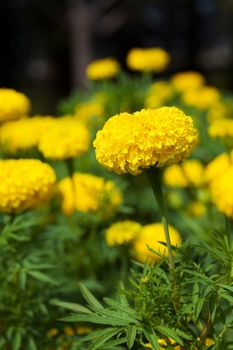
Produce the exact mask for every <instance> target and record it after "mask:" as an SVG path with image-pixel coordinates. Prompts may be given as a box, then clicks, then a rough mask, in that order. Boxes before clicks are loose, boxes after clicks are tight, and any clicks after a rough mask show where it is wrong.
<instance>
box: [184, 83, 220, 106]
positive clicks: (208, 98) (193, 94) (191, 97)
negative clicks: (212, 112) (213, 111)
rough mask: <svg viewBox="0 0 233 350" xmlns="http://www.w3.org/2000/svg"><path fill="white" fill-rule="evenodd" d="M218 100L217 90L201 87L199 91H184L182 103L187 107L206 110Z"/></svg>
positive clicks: (210, 87)
mask: <svg viewBox="0 0 233 350" xmlns="http://www.w3.org/2000/svg"><path fill="white" fill-rule="evenodd" d="M219 100H220V93H219V91H218V89H216V88H214V87H212V86H203V87H201V88H199V89H193V90H187V91H184V93H183V95H182V101H183V102H184V103H185V104H186V105H189V106H192V107H197V108H200V109H208V108H210V107H212V106H214V105H216V103H218V102H219Z"/></svg>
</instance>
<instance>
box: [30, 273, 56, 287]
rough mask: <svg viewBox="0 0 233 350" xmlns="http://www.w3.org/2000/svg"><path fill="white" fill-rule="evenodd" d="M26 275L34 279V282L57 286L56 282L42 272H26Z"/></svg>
mask: <svg viewBox="0 0 233 350" xmlns="http://www.w3.org/2000/svg"><path fill="white" fill-rule="evenodd" d="M27 274H28V275H30V276H32V277H34V278H35V279H36V280H38V281H41V282H45V283H50V284H53V285H56V286H58V285H59V284H58V282H57V281H55V280H54V279H52V278H51V277H49V276H48V275H46V274H45V273H43V272H40V271H27Z"/></svg>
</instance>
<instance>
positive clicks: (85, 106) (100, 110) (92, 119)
mask: <svg viewBox="0 0 233 350" xmlns="http://www.w3.org/2000/svg"><path fill="white" fill-rule="evenodd" d="M103 114H104V105H103V103H102V102H101V101H95V100H94V101H87V102H83V103H80V104H78V105H77V106H76V108H75V114H74V117H75V118H77V119H78V120H80V121H81V122H83V123H84V124H86V125H87V126H92V125H96V124H97V125H98V123H99V122H100V121H102V120H103V118H101V117H102V116H103Z"/></svg>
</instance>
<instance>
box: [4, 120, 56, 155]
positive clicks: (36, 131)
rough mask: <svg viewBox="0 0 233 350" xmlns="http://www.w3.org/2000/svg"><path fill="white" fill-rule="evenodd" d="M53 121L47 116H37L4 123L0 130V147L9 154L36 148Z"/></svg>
mask: <svg viewBox="0 0 233 350" xmlns="http://www.w3.org/2000/svg"><path fill="white" fill-rule="evenodd" d="M55 120H56V119H55V118H52V117H49V116H43V117H42V116H38V117H34V118H24V119H20V120H16V121H11V122H6V123H4V124H3V125H2V126H1V128H0V144H1V147H2V148H3V149H5V150H6V151H10V152H16V151H18V150H28V149H30V148H33V147H36V146H37V145H38V143H39V140H40V138H41V136H42V135H43V134H44V133H45V132H46V131H47V130H49V128H50V127H51V126H52V125H53V124H54V123H55Z"/></svg>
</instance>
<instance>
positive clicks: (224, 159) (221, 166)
mask: <svg viewBox="0 0 233 350" xmlns="http://www.w3.org/2000/svg"><path fill="white" fill-rule="evenodd" d="M231 165H233V151H231V152H230V153H229V154H228V153H222V154H220V155H219V156H218V157H216V158H214V159H213V160H212V161H211V162H210V163H209V164H208V165H207V167H206V169H205V173H204V177H205V181H206V182H207V183H211V182H212V181H213V180H215V179H217V178H218V177H219V176H221V175H222V174H224V173H225V172H226V171H227V170H228V168H229V167H230V166H231Z"/></svg>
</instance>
